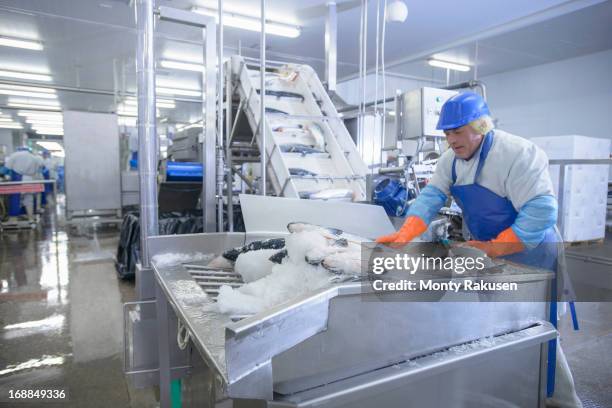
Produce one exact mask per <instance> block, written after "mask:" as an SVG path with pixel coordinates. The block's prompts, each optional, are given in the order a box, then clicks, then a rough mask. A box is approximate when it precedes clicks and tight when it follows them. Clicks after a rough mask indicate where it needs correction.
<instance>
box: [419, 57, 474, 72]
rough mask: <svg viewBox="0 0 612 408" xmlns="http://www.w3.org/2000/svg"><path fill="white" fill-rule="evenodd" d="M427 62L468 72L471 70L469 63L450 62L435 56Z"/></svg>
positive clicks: (439, 66) (435, 65)
mask: <svg viewBox="0 0 612 408" xmlns="http://www.w3.org/2000/svg"><path fill="white" fill-rule="evenodd" d="M427 62H428V63H429V65H431V66H432V67H438V68H445V69H452V70H455V71H461V72H468V71H469V70H470V66H469V65H463V64H456V63H454V62H448V61H440V60H437V59H435V58H430V59H428V60H427Z"/></svg>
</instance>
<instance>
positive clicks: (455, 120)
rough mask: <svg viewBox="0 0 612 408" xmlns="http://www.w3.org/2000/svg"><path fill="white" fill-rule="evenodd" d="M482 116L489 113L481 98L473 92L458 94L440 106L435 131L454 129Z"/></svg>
mask: <svg viewBox="0 0 612 408" xmlns="http://www.w3.org/2000/svg"><path fill="white" fill-rule="evenodd" d="M484 115H490V113H489V107H488V106H487V103H486V102H485V101H484V99H482V96H480V95H478V94H477V93H474V92H464V93H460V94H457V95H455V96H453V97H451V98H450V99H449V100H447V101H446V102H445V103H444V105H442V112H441V113H440V119H439V120H438V125H437V126H436V129H441V130H447V129H456V128H459V127H461V126H465V125H467V124H468V123H470V122H471V121H473V120H476V119H478V118H480V117H482V116H484Z"/></svg>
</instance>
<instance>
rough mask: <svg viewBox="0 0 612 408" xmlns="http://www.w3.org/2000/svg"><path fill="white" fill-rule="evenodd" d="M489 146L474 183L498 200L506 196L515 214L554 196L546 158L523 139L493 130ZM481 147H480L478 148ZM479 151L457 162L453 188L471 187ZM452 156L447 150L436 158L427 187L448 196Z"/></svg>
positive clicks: (453, 157) (538, 149) (451, 152)
mask: <svg viewBox="0 0 612 408" xmlns="http://www.w3.org/2000/svg"><path fill="white" fill-rule="evenodd" d="M493 132H494V136H493V144H492V145H491V150H490V151H489V155H488V156H487V159H486V160H485V164H484V166H483V168H482V170H481V172H480V176H479V178H478V180H477V183H478V184H480V185H481V186H483V187H485V188H487V189H489V190H491V191H492V192H494V193H495V194H497V195H499V196H501V197H507V198H508V199H509V200H510V201H511V202H512V205H513V206H514V208H515V209H516V210H517V211H518V210H520V208H521V207H522V206H523V205H524V204H525V203H526V202H527V201H529V200H531V199H532V198H534V197H537V196H541V195H553V196H554V195H555V193H554V190H553V186H552V182H551V181H550V176H549V174H548V157H547V156H546V153H544V151H543V150H542V149H540V148H539V147H538V146H536V145H535V144H533V143H532V142H530V141H529V140H527V139H524V138H522V137H519V136H515V135H512V134H510V133H507V132H504V131H502V130H497V129H496V130H494V131H493ZM481 147H482V146H481ZM479 156H480V148H479V149H478V150H477V151H476V153H474V155H473V156H472V158H471V159H470V160H463V159H457V162H456V165H455V171H456V173H457V183H456V185H465V184H472V183H473V182H474V175H475V174H476V168H477V167H478V162H479ZM454 159H455V153H454V152H453V150H452V149H448V150H447V151H446V152H444V154H442V156H441V157H440V159H439V160H438V165H437V167H436V172H435V174H434V175H433V177H432V178H431V180H430V182H429V184H430V185H432V186H434V187H436V188H438V189H439V190H440V191H442V192H443V193H445V194H446V195H450V187H451V185H452V184H453V183H452V166H453V160H454Z"/></svg>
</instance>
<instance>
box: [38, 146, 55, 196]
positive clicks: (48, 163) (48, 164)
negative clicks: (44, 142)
mask: <svg viewBox="0 0 612 408" xmlns="http://www.w3.org/2000/svg"><path fill="white" fill-rule="evenodd" d="M42 156H43V168H42V176H43V179H45V180H55V179H56V175H57V171H56V165H55V162H54V161H53V158H52V157H51V153H49V151H48V150H43V152H42ZM52 195H53V185H52V184H50V183H46V184H45V191H44V192H43V193H42V194H41V196H42V198H41V204H42V206H43V207H47V206H48V205H47V204H50V203H49V201H50V200H51V198H52Z"/></svg>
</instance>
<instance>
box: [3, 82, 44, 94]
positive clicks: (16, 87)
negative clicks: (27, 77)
mask: <svg viewBox="0 0 612 408" xmlns="http://www.w3.org/2000/svg"><path fill="white" fill-rule="evenodd" d="M0 88H2V89H14V90H16V91H29V92H41V93H50V94H55V89H53V88H42V87H40V86H24V85H11V84H0Z"/></svg>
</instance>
